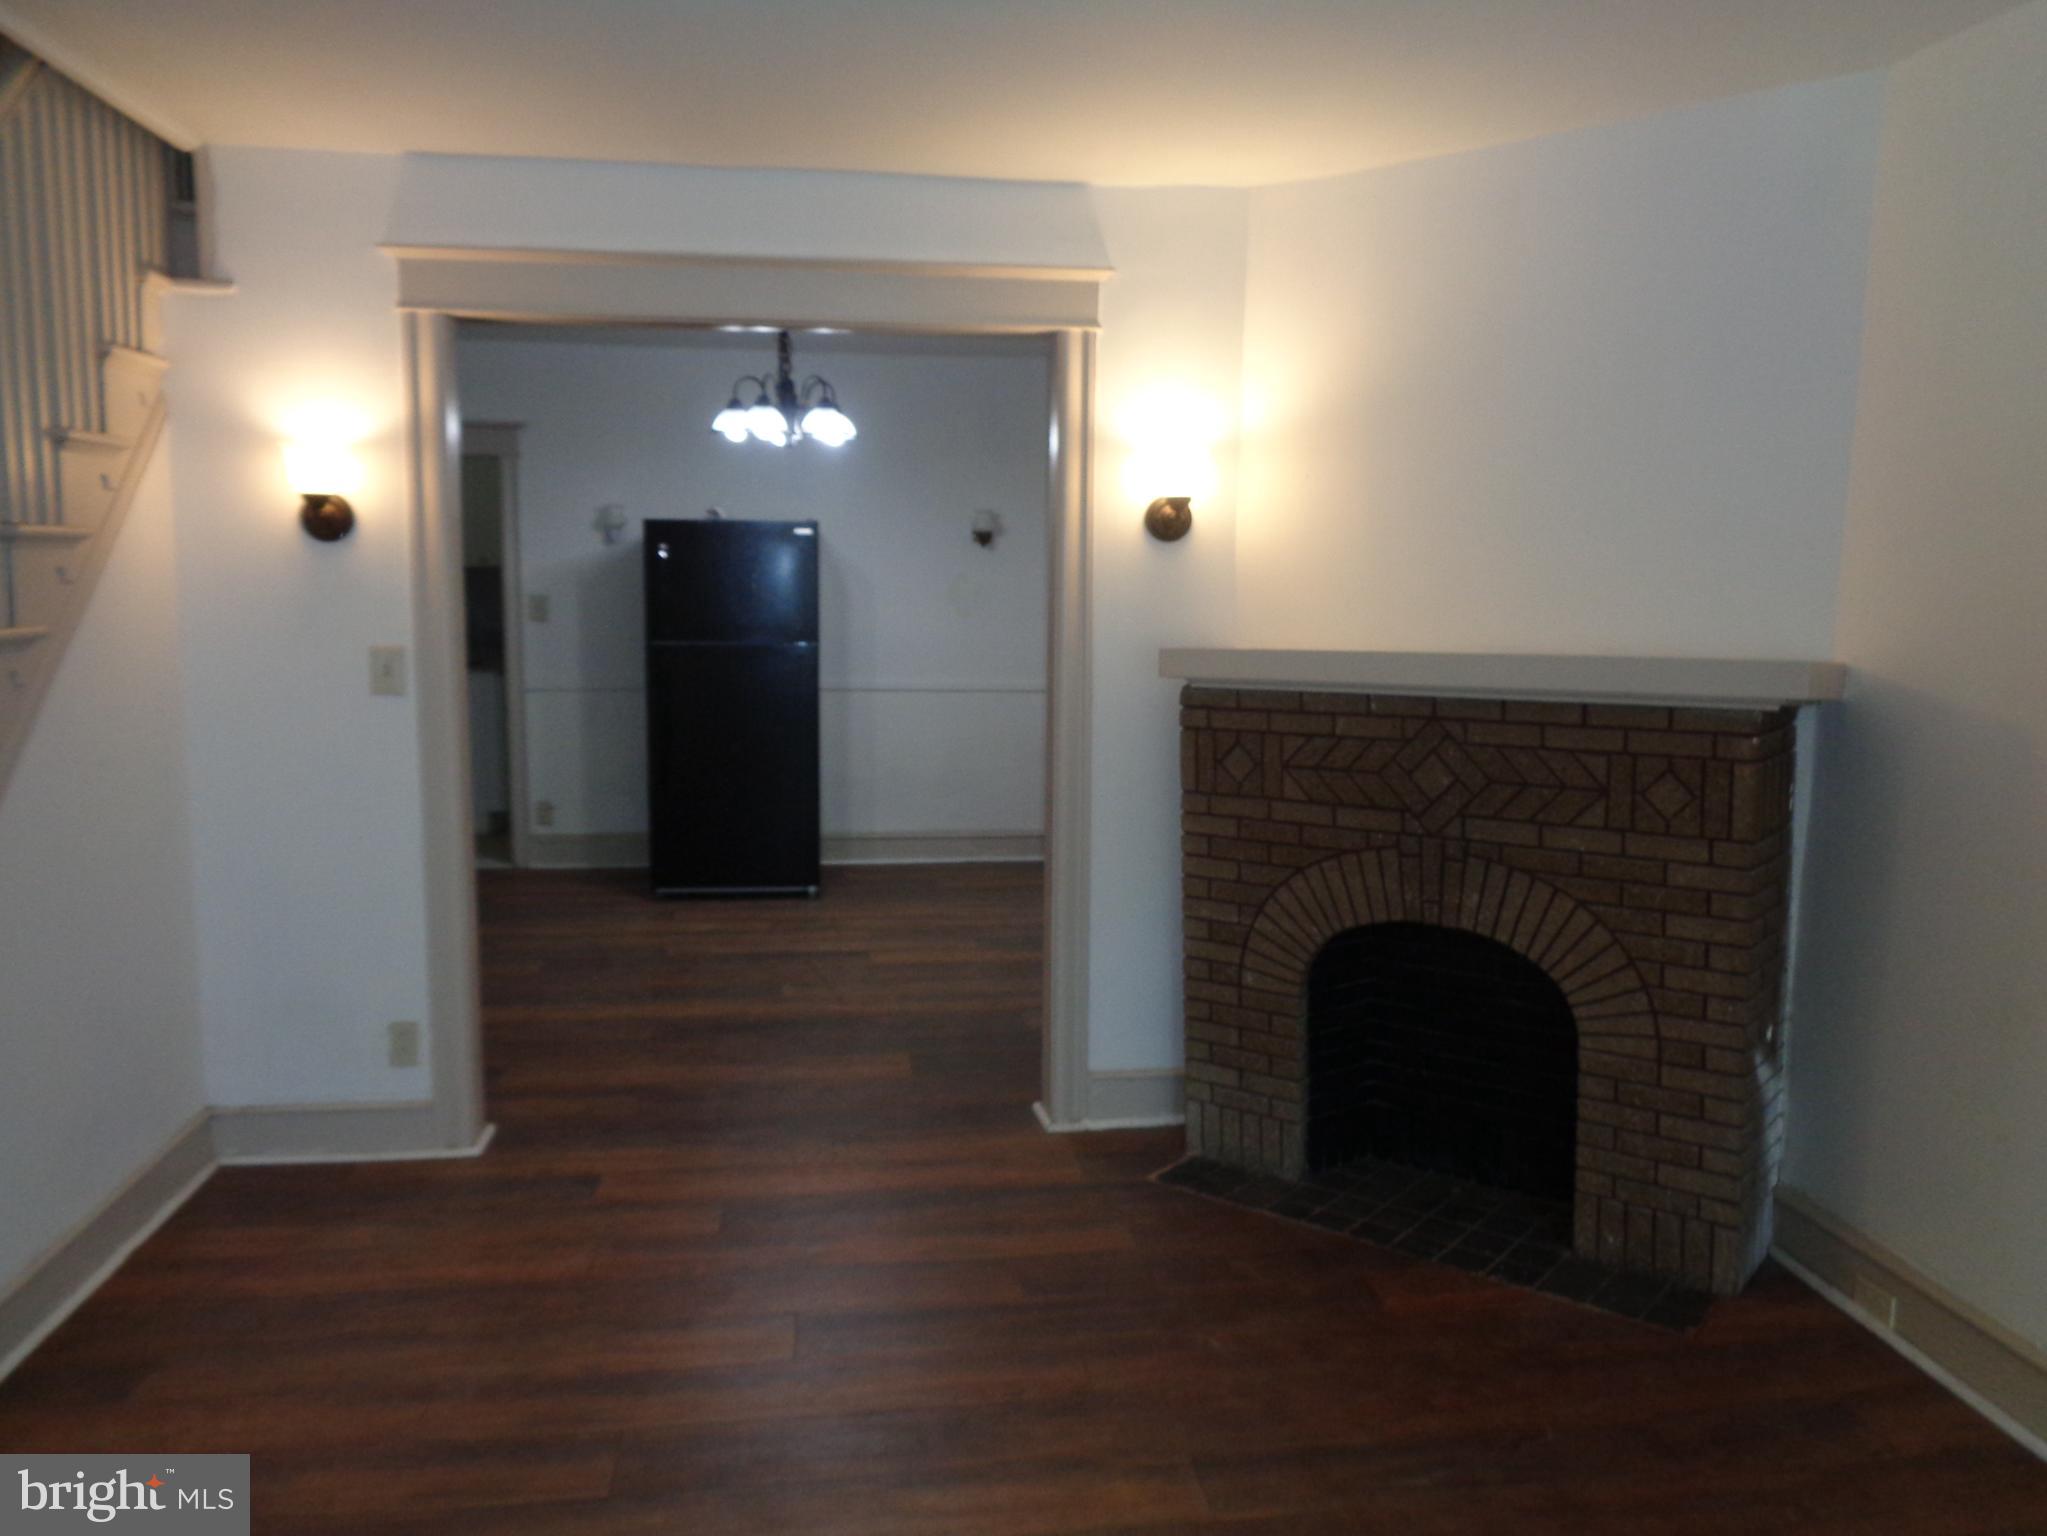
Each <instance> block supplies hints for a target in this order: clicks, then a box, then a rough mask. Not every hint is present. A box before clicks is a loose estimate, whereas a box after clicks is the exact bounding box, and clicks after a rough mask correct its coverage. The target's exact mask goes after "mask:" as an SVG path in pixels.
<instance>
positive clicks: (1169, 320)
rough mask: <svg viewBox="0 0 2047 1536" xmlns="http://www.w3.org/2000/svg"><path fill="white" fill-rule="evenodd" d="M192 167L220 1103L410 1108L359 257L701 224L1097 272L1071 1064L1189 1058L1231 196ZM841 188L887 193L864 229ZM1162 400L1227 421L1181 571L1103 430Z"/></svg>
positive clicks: (414, 774) (920, 256) (202, 814)
mask: <svg viewBox="0 0 2047 1536" xmlns="http://www.w3.org/2000/svg"><path fill="white" fill-rule="evenodd" d="M208 162H209V165H208V177H209V186H208V188H207V195H208V196H209V198H210V205H211V207H212V211H213V214H212V216H213V218H214V220H215V224H216V228H215V230H214V241H213V255H212V261H213V265H214V270H216V271H217V272H218V273H219V274H220V275H222V276H226V277H230V278H233V279H234V280H235V281H236V282H237V283H238V284H239V285H240V287H239V291H238V293H237V295H236V296H235V297H233V298H231V299H225V300H220V301H209V303H210V305H211V307H209V308H208V309H206V311H205V312H204V315H203V320H202V318H201V317H200V316H198V315H197V313H196V311H195V313H193V314H190V315H186V316H184V317H182V318H181V320H180V322H179V323H178V324H176V325H174V328H173V336H172V347H173V350H174V351H175V353H176V355H177V357H178V359H179V363H178V374H177V379H176V385H175V387H176V390H177V395H178V402H177V408H178V410H179V412H180V416H179V419H180V421H181V423H183V424H185V425H186V426H187V427H188V429H189V430H187V431H186V432H185V434H184V436H183V437H181V441H180V456H179V468H178V482H177V487H178V492H177V493H178V511H179V524H180V542H181V573H182V576H183V579H184V580H185V581H186V582H187V583H188V594H189V601H188V602H187V604H186V614H185V623H184V628H183V636H182V638H183V644H184V647H185V652H186V658H187V682H186V688H187V704H188V710H189V714H190V719H191V735H192V739H193V746H192V765H193V767H192V772H193V782H194V786H195V796H194V806H193V818H194V823H193V825H194V839H195V848H196V856H197V863H198V912H199V919H200V924H201V950H202V968H201V976H202V995H203V997H204V999H205V1004H206V1011H207V1014H208V1031H209V1033H208V1057H207V1060H208V1072H209V1083H210V1087H211V1090H212V1093H213V1096H214V1099H215V1101H216V1102H220V1103H223V1104H236V1103H267V1102H289V1101H304V1102H337V1101H342V1102H345V1101H350V1100H363V1099H370V1098H385V1097H398V1096H402V1097H417V1096H420V1095H422V1094H424V1093H425V1091H426V1088H427V1081H426V1073H425V1072H424V1071H416V1072H397V1071H391V1070H389V1069H387V1068H385V1067H384V1066H383V1065H382V1060H383V1036H382V1028H383V1025H384V1023H385V1022H386V1021H389V1020H392V1019H403V1018H418V1017H420V1016H421V1010H423V1008H424V1007H425V997H426V983H425V964H424V938H423V934H422V932H421V910H422V885H421V882H422V876H421V871H420V857H419V792H418V737H417V726H416V722H415V719H414V713H413V708H412V704H411V701H409V700H391V699H375V698H371V697H369V696H368V693H367V688H366V680H365V674H366V666H367V663H366V660H365V654H364V652H365V648H366V647H367V646H368V645H370V644H371V643H375V642H404V643H408V644H409V643H410V641H411V620H410V613H409V609H408V597H409V593H408V582H409V573H408V565H407V552H406V549H405V547H404V544H403V541H402V531H401V519H402V517H403V507H404V501H403V495H402V474H403V456H402V453H401V451H400V448H401V445H400V439H399V429H400V424H401V422H402V417H403V410H404V402H403V393H402V380H401V378H400V375H399V367H398V323H397V316H396V314H395V312H394V309H393V271H392V266H391V263H390V259H389V257H388V256H385V255H383V254H381V253H379V252H378V251H377V249H376V248H375V247H376V244H377V242H378V241H379V240H381V239H393V240H399V241H415V242H419V243H445V244H472V243H473V244H490V243H493V242H495V243H501V244H507V245H547V244H551V243H552V244H560V243H563V242H567V243H570V244H574V245H580V246H584V247H587V248H590V249H600V250H617V249H631V248H634V245H635V242H639V246H640V248H653V246H654V245H659V244H663V243H673V242H678V241H683V240H685V239H686V240H688V241H690V242H692V247H691V248H701V242H702V241H703V240H705V239H708V238H710V237H709V235H708V234H707V233H706V226H705V223H704V217H705V210H706V209H709V210H713V211H716V212H717V213H718V218H717V220H716V221H714V222H715V224H716V232H717V238H718V240H719V241H720V242H723V243H722V244H720V245H719V246H718V248H719V249H728V250H746V251H750V252H754V253H758V254H760V255H763V256H770V257H772V256H819V255H832V256H846V255H865V256H876V257H884V258H886V257H893V258H898V259H908V260H964V259H975V260H990V261H1007V262H1014V263H1019V264H1025V265H1030V264H1053V265H1056V264H1062V263H1074V262H1083V263H1088V262H1094V261H1099V260H1100V259H1101V257H1102V254H1103V252H1104V250H1106V251H1107V254H1108V258H1109V260H1110V261H1111V262H1112V263H1113V264H1114V265H1115V266H1117V267H1118V268H1119V273H1118V275H1117V277H1116V278H1115V279H1114V280H1113V281H1112V282H1111V283H1110V284H1109V285H1108V287H1107V290H1106V293H1105V297H1104V316H1105V323H1104V329H1103V333H1102V342H1101V357H1102V379H1101V389H1100V406H1101V420H1102V423H1103V426H1102V429H1101V431H1100V432H1099V433H1098V438H1097V442H1096V443H1095V445H1094V448H1095V459H1096V465H1097V469H1098V472H1099V478H1100V481H1101V484H1102V487H1103V491H1102V500H1101V502H1100V504H1099V506H1098V508H1097V521H1096V525H1095V530H1094V533H1095V540H1096V543H1095V553H1096V557H1097V571H1096V579H1095V586H1094V590H1093V594H1092V597H1093V623H1094V628H1095V633H1096V636H1097V646H1098V649H1097V654H1096V661H1095V688H1094V718H1095V760H1094V771H1095V786H1096V796H1097V800H1096V805H1097V810H1096V818H1095V826H1094V829H1093V830H1094V837H1093V851H1092V866H1091V880H1092V886H1093V895H1092V900H1093V910H1094V914H1095V922H1096V937H1095V942H1094V949H1093V955H1092V960H1091V974H1092V978H1093V983H1094V985H1095V987H1096V989H1097V996H1096V999H1095V1002H1094V1012H1093V1019H1094V1031H1095V1035H1094V1048H1093V1052H1092V1055H1093V1061H1094V1065H1095V1066H1096V1067H1098V1068H1144V1067H1166V1066H1170V1065H1172V1064H1173V1063H1174V1062H1175V1061H1176V1060H1177V1057H1178V1052H1179V1034H1180V1024H1179V996H1180V994H1179V938H1178V933H1179V929H1178V922H1179V919H1178V910H1179V906H1178V900H1179V898H1178V877H1177V862H1176V860H1177V855H1176V851H1175V850H1176V846H1177V834H1176V830H1175V828H1176V825H1177V822H1176V817H1177V807H1176V795H1177V785H1178V776H1177V774H1178V770H1177V758H1176V751H1175V746H1174V730H1175V722H1174V704H1173V690H1172V688H1171V686H1170V685H1168V684H1164V683H1161V682H1160V681H1159V680H1158V679H1157V678H1156V676H1154V671H1155V667H1156V651H1157V648H1158V647H1159V646H1160V645H1162V644H1169V643H1180V642H1184V641H1189V640H1202V639H1210V640H1220V639H1223V638H1225V637H1226V636H1227V635H1228V633H1229V627H1230V622H1231V601H1232V600H1231V563H1232V559H1233V548H1234V535H1233V531H1232V530H1233V523H1234V518H1233V515H1232V506H1233V503H1234V485H1233V481H1234V474H1235V462H1234V445H1233V443H1232V442H1231V441H1230V440H1229V430H1230V429H1229V425H1228V423H1229V418H1230V417H1231V416H1233V414H1234V413H1233V411H1231V410H1230V409H1229V404H1230V402H1233V401H1234V400H1235V399H1236V397H1237V391H1238V379H1237V357H1238V348H1239V341H1240V333H1241V312H1242V305H1243V252H1244V206H1245V196H1244V194H1242V193H1237V192H1230V193H1210V192H1201V191H1193V192H1187V191H1174V192H1144V191H1119V192H1100V193H1088V192H1086V191H1084V190H1082V189H1076V188H1052V189H1045V188H1030V187H1009V186H1004V185H1002V184H991V183H952V182H943V181H939V182H930V183H918V184H915V185H912V186H907V187H897V186H893V185H891V186H888V187H874V188H868V187H867V183H866V182H865V181H863V180H862V179H861V178H851V179H850V180H847V179H845V178H832V179H829V184H825V183H820V182H818V181H817V179H816V178H812V177H808V176H800V175H799V176H785V175H781V174H777V173H720V185H719V186H718V187H716V188H709V187H708V186H707V184H706V183H705V182H704V181H703V180H702V178H701V176H700V175H699V174H698V173H696V172H692V171H687V170H681V169H676V168H666V169H660V168H634V169H633V170H632V173H631V174H629V175H628V174H625V173H618V174H612V173H611V172H608V171H605V170H604V168H601V167H589V166H563V165H557V164H549V163H547V162H517V163H515V164H513V165H480V164H475V163H467V162H448V161H444V160H441V159H438V158H437V157H430V156H429V157H412V158H408V159H404V160H399V159H386V158H379V157H365V156H347V155H324V154H311V153H301V152H293V151H283V150H276V151H272V150H254V149H219V150H213V151H210V152H209V155H208ZM734 176H736V177H737V178H738V179H737V180H731V178H732V177H734ZM508 186H509V187H511V188H512V189H513V191H512V193H511V194H509V195H503V194H504V193H505V188H506V187H508ZM863 188H867V189H868V190H872V191H874V192H876V194H877V195H876V196H875V197H874V198H872V199H869V200H867V201H865V202H863V201H862V200H861V198H860V197H859V195H858V194H859V193H860V192H861V191H862V189H863ZM653 207H661V208H666V209H668V210H669V212H668V213H666V214H662V215H660V216H659V217H657V216H656V215H655V214H653V213H650V212H649V211H648V210H649V209H650V208H653ZM849 208H850V210H851V211H848V210H849ZM650 220H652V225H651V226H650V222H649V221H650ZM664 220H666V221H667V222H663V221H664ZM650 229H651V232H650ZM649 242H652V244H650V243H649ZM728 382H729V381H728ZM1161 388H1181V389H1190V390H1193V391H1195V392H1197V393H1199V394H1201V395H1203V396H1205V397H1209V398H1211V399H1212V400H1213V401H1216V402H1220V403H1221V406H1222V416H1223V422H1222V431H1223V436H1224V440H1223V441H1222V442H1220V443H1219V444H1218V445H1217V452H1216V455H1215V457H1216V463H1217V470H1218V474H1219V477H1220V483H1219V488H1218V490H1217V492H1216V494H1215V495H1213V496H1210V497H1208V498H1206V499H1205V500H1204V502H1203V504H1202V506H1201V508H1200V510H1199V512H1198V517H1199V519H1200V521H1199V523H1198V525H1197V527H1196V530H1195V532H1194V534H1193V536H1191V537H1190V538H1189V539H1187V540H1186V541H1184V542H1183V543H1181V544H1178V545H1174V546H1170V547H1168V546H1162V545H1157V544H1154V543H1152V542H1151V541H1149V540H1148V539H1146V538H1145V536H1144V535H1143V533H1142V531H1141V529H1140V526H1139V521H1138V520H1139V517H1140V515H1141V513H1142V509H1143V503H1144V500H1146V499H1148V498H1149V495H1150V494H1159V492H1148V493H1146V494H1145V495H1143V496H1138V495H1135V494H1134V493H1133V492H1132V491H1130V490H1128V489H1126V488H1125V487H1124V486H1123V485H1122V484H1121V478H1120V477H1121V466H1122V464H1123V462H1124V460H1125V459H1126V458H1127V457H1128V447H1129V444H1128V443H1127V442H1126V441H1125V440H1124V439H1123V438H1122V437H1121V436H1119V431H1120V430H1121V429H1120V428H1119V426H1118V423H1120V422H1122V421H1123V420H1124V419H1125V408H1126V407H1128V406H1130V405H1132V404H1133V403H1135V404H1138V405H1141V404H1142V403H1143V402H1144V401H1145V400H1147V399H1150V398H1155V397H1156V395H1157V393H1158V391H1159V390H1160V389H1161ZM313 400H334V401H337V402H339V404H340V405H341V406H342V407H344V408H345V409H346V410H347V411H348V412H350V413H352V414H353V416H354V418H355V419H356V423H357V425H356V426H355V428H354V429H353V430H354V431H355V432H357V433H358V434H359V435H360V437H361V457H362V459H363V462H364V467H365V471H366V476H367V483H366V484H365V487H364V490H363V492H362V494H361V495H360V496H359V497H357V498H356V501H357V510H358V513H359V516H360V523H359V526H358V529H357V532H356V534H355V536H354V537H353V538H352V539H350V540H349V541H348V542H347V543H345V544H342V545H340V546H337V547H318V548H316V547H314V546H312V545H310V544H309V543H308V542H307V541H306V540H305V538H304V536H303V535H302V534H301V533H299V531H298V529H297V527H296V524H295V523H294V522H293V519H292V511H293V503H292V501H291V499H290V498H289V497H288V496H287V495H286V494H285V490H284V487H283V485H282V483H281V480H280V479H279V477H278V473H277V469H276V464H277V438H278V435H279V433H280V432H281V431H282V430H283V429H284V425H285V421H284V418H286V417H287V416H288V415H289V414H290V412H291V410H292V409H293V408H294V407H296V406H298V405H300V404H302V403H304V402H307V401H313ZM698 409H700V406H698V405H692V406H691V412H692V423H693V422H694V413H695V412H696V411H697V410H698ZM688 430H690V431H691V432H694V431H696V430H697V428H696V427H695V425H693V424H692V425H691V426H690V427H689V429H688ZM188 450H189V451H188Z"/></svg>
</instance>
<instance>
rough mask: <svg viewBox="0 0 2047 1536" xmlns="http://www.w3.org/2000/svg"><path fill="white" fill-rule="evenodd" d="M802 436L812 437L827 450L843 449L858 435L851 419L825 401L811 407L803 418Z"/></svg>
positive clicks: (858, 432) (857, 430)
mask: <svg viewBox="0 0 2047 1536" xmlns="http://www.w3.org/2000/svg"><path fill="white" fill-rule="evenodd" d="M803 435H804V436H805V437H814V438H816V439H817V440H818V441H819V442H820V443H823V444H824V445H825V447H827V448H843V447H845V446H846V444H848V443H850V442H852V441H853V439H854V438H856V437H858V436H859V435H860V431H859V428H857V427H855V426H854V425H853V418H852V417H850V416H848V415H847V414H846V413H845V412H844V411H842V410H840V409H839V408H838V406H836V405H834V404H832V403H830V402H829V401H827V402H826V403H825V404H823V405H813V406H812V407H811V408H810V409H809V410H808V411H806V412H805V413H804V416H803Z"/></svg>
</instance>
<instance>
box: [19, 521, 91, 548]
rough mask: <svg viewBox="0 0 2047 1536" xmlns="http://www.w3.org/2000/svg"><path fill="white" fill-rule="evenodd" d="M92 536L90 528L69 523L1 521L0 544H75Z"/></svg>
mask: <svg viewBox="0 0 2047 1536" xmlns="http://www.w3.org/2000/svg"><path fill="white" fill-rule="evenodd" d="M91 537H92V530H91V529H90V528H73V527H71V526H70V525H69V524H68V523H7V522H0V544H41V543H45V542H47V543H52V544H57V543H64V544H75V543H77V542H78V541H79V540H80V539H89V538H91Z"/></svg>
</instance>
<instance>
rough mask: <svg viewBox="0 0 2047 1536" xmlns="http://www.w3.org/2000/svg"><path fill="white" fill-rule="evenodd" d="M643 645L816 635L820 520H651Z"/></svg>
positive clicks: (811, 637)
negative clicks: (770, 521) (755, 521)
mask: <svg viewBox="0 0 2047 1536" xmlns="http://www.w3.org/2000/svg"><path fill="white" fill-rule="evenodd" d="M645 538H646V551H645V556H644V559H645V564H646V583H647V643H648V644H649V645H658V644H661V643H664V642H672V641H697V640H717V641H725V642H748V641H753V642H760V643H763V644H774V643H778V642H781V641H787V640H815V639H817V524H815V523H745V522H672V521H650V522H649V523H648V524H647V525H646V530H645Z"/></svg>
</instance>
